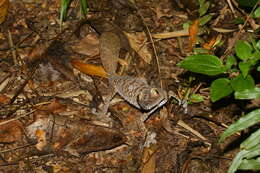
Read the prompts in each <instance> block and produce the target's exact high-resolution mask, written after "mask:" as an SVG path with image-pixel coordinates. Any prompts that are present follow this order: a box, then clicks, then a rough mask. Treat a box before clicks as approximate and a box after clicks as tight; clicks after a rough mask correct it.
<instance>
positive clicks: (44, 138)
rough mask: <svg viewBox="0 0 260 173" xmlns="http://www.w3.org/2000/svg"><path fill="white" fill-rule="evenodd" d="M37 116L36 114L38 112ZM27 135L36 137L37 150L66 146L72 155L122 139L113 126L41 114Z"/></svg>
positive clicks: (58, 148) (110, 144) (115, 143)
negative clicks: (111, 127) (108, 126)
mask: <svg viewBox="0 0 260 173" xmlns="http://www.w3.org/2000/svg"><path fill="white" fill-rule="evenodd" d="M37 116H38V115H37ZM26 132H27V136H28V137H29V138H32V139H36V140H37V141H38V143H37V145H36V147H37V149H38V150H45V149H46V150H50V151H59V150H64V151H65V150H66V151H68V152H70V153H71V154H72V155H78V154H79V153H89V152H93V151H101V150H107V149H112V148H115V147H117V146H120V145H122V144H124V143H125V141H126V138H125V136H124V134H122V133H121V132H119V131H118V130H116V129H110V128H107V127H102V126H98V125H92V124H89V123H87V122H85V121H80V120H79V121H72V120H70V121H69V119H67V118H65V117H63V116H58V115H56V116H55V117H54V116H48V117H45V116H43V117H42V116H40V117H38V118H36V119H35V121H34V122H33V123H32V124H30V125H29V126H27V128H26Z"/></svg>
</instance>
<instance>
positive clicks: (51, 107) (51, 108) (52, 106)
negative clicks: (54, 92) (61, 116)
mask: <svg viewBox="0 0 260 173" xmlns="http://www.w3.org/2000/svg"><path fill="white" fill-rule="evenodd" d="M37 109H38V110H40V111H46V112H50V113H53V114H55V113H60V112H64V111H65V110H66V106H65V105H62V104H61V103H60V102H59V100H57V99H54V100H52V102H51V103H49V104H46V105H41V106H38V107H37Z"/></svg>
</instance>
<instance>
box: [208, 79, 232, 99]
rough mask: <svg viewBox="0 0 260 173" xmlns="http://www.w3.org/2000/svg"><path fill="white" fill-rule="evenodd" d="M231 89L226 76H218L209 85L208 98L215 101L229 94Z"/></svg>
mask: <svg viewBox="0 0 260 173" xmlns="http://www.w3.org/2000/svg"><path fill="white" fill-rule="evenodd" d="M232 92H233V89H232V87H231V85H230V81H229V80H228V79H227V78H219V79H216V80H214V81H213V82H212V83H211V86H210V98H211V101H212V102H216V101H218V100H220V99H221V98H223V97H226V96H228V95H230V94H231V93H232Z"/></svg>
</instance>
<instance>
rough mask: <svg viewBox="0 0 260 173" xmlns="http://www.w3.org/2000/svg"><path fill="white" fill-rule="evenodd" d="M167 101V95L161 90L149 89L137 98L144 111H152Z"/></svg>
mask: <svg viewBox="0 0 260 173" xmlns="http://www.w3.org/2000/svg"><path fill="white" fill-rule="evenodd" d="M166 101H167V94H166V92H165V91H163V90H162V89H159V88H147V89H145V90H143V91H142V92H141V93H140V94H139V95H138V97H137V102H138V104H139V106H140V107H141V108H142V109H144V110H151V109H152V108H154V107H160V106H162V105H163V104H165V103H166Z"/></svg>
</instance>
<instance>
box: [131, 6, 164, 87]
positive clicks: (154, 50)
mask: <svg viewBox="0 0 260 173" xmlns="http://www.w3.org/2000/svg"><path fill="white" fill-rule="evenodd" d="M134 5H135V4H134ZM135 8H136V10H137V13H138V14H139V16H140V17H141V18H142V21H143V24H144V26H145V29H146V31H147V33H148V36H149V39H150V41H151V43H152V47H153V53H154V56H155V59H156V63H157V68H158V74H159V79H160V85H161V88H163V83H162V78H161V70H160V63H159V58H158V55H157V51H156V49H155V45H154V41H153V37H152V35H151V32H150V30H149V28H148V26H147V25H146V23H145V22H144V17H143V15H142V14H141V13H140V12H139V10H138V8H137V6H136V5H135Z"/></svg>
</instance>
